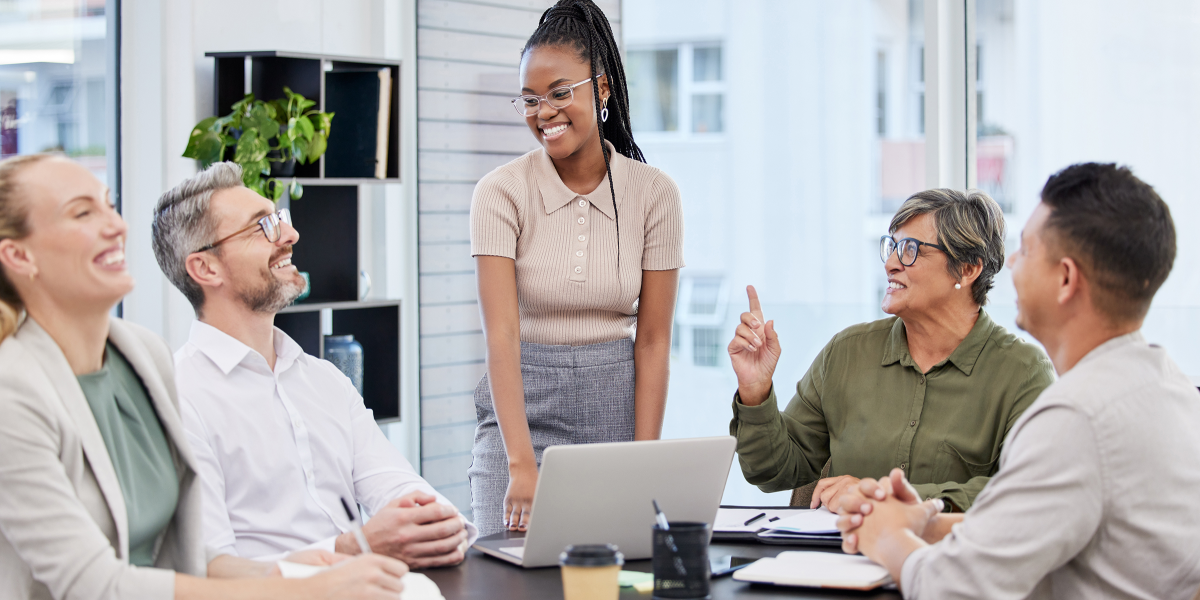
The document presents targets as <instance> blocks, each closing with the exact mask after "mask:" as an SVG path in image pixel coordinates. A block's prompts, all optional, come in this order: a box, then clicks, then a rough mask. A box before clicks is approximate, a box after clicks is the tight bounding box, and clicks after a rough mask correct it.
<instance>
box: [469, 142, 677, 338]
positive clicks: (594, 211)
mask: <svg viewBox="0 0 1200 600" xmlns="http://www.w3.org/2000/svg"><path fill="white" fill-rule="evenodd" d="M605 143H606V144H607V145H608V148H609V153H610V154H609V155H610V157H611V158H610V164H611V169H612V180H613V187H614V188H615V190H616V195H617V200H616V210H615V211H614V210H613V201H612V194H611V193H610V191H609V185H608V176H607V175H605V178H604V180H603V181H601V182H600V185H598V186H596V189H595V190H593V191H592V192H591V193H589V194H582V195H581V194H576V193H575V192H573V191H571V189H570V188H568V187H567V186H566V184H564V183H563V181H562V179H561V178H559V176H558V171H556V170H555V168H554V163H553V162H552V161H551V159H550V157H549V156H548V155H547V154H546V151H545V150H544V149H541V148H539V149H537V150H534V151H532V152H530V153H528V154H526V155H524V156H522V157H520V158H518V159H516V160H514V161H512V162H510V163H508V164H506V165H504V166H501V167H499V168H497V169H496V170H494V171H492V172H491V173H488V174H487V175H485V176H484V177H483V179H481V180H479V183H478V184H477V185H476V186H475V194H474V196H473V197H472V199H471V255H472V256H502V257H506V258H511V259H513V260H515V261H516V271H517V303H518V307H519V310H520V317H521V341H524V342H532V343H537V344H560V345H572V346H582V345H587V344H596V343H601V342H610V341H614V340H619V339H624V338H628V337H631V336H632V335H633V332H634V328H635V326H636V323H637V305H638V297H639V295H640V294H641V287H642V271H667V270H672V269H678V268H681V267H683V266H684V265H683V205H682V202H681V199H680V195H679V188H678V187H677V186H676V185H675V182H674V181H672V180H671V178H670V177H668V176H667V174H666V173H663V172H662V171H660V170H659V169H656V168H654V167H652V166H650V165H647V164H645V163H642V162H639V161H635V160H632V159H630V158H627V157H625V156H622V155H621V154H619V153H617V152H616V151H615V150H614V149H613V146H612V144H608V143H607V142H605ZM618 222H619V223H620V239H619V240H618V236H617V223H618ZM618 242H619V243H618ZM618 245H619V247H620V250H619V251H620V256H619V260H618Z"/></svg>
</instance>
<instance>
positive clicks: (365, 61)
mask: <svg viewBox="0 0 1200 600" xmlns="http://www.w3.org/2000/svg"><path fill="white" fill-rule="evenodd" d="M205 56H208V57H211V58H212V59H213V61H214V63H215V64H214V69H213V79H214V81H213V113H214V114H226V113H228V112H229V107H230V106H231V105H232V104H233V103H234V102H237V101H238V100H241V99H242V97H243V96H244V95H245V92H246V91H247V90H246V83H247V81H248V82H249V85H250V90H249V91H251V92H253V93H254V96H255V97H256V98H258V99H260V100H273V99H275V98H282V97H283V96H284V92H283V88H284V87H285V86H286V87H288V88H290V89H291V90H292V91H294V92H296V93H299V94H302V95H304V96H305V97H306V98H309V99H312V100H316V101H317V108H319V109H320V110H321V111H324V112H331V111H332V112H334V113H336V114H335V115H334V118H333V128H332V132H331V135H330V139H331V140H332V139H336V138H337V136H338V135H339V134H340V135H342V136H343V137H342V138H341V139H340V141H341V142H343V143H342V144H338V145H339V146H342V147H346V146H347V145H349V146H350V148H351V150H349V151H347V152H345V153H341V154H338V155H337V156H336V157H335V159H334V162H335V163H337V162H339V161H338V159H345V158H347V157H358V156H368V155H367V154H366V150H365V148H367V147H369V148H370V153H369V158H367V161H369V162H368V164H369V165H371V166H373V165H374V164H375V163H374V156H375V153H374V152H375V151H374V149H375V145H374V144H373V143H368V142H370V140H373V139H375V132H376V131H377V130H378V123H377V117H378V111H376V110H374V109H372V110H371V111H366V110H363V109H361V108H359V109H357V110H355V109H353V108H350V105H351V104H352V103H351V102H350V101H352V100H353V101H357V100H360V99H361V98H362V97H363V95H362V94H361V93H359V92H351V93H346V92H348V91H351V90H359V89H364V88H363V86H362V85H361V84H362V82H363V79H365V78H369V76H374V77H375V78H376V79H375V80H376V81H380V79H378V78H379V75H380V69H381V68H383V67H386V68H388V69H389V70H390V73H391V99H390V103H389V106H388V111H389V126H388V130H387V136H388V137H387V145H388V157H387V165H386V167H387V168H386V177H385V178H382V179H380V178H375V177H330V176H328V175H330V174H331V173H326V167H327V162H328V161H327V160H326V159H327V158H329V157H330V156H332V155H333V154H334V152H333V148H334V146H333V145H331V146H330V150H327V151H326V153H325V156H323V157H321V160H320V161H318V162H317V163H316V164H312V165H296V176H295V178H296V180H297V181H299V182H300V183H302V184H303V185H304V186H305V187H304V194H303V195H302V196H301V197H300V198H298V199H295V200H291V199H288V198H287V197H286V195H285V197H284V198H283V199H281V200H280V202H279V205H280V208H290V209H291V212H292V221H293V224H294V225H295V227H296V230H297V231H299V232H300V241H299V243H297V244H296V246H295V248H294V249H293V251H292V261H293V263H294V264H295V265H296V268H298V269H300V270H301V271H305V272H307V273H308V274H309V282H310V284H311V291H310V293H309V296H308V298H306V299H305V301H304V302H302V303H298V304H295V305H293V306H290V307H288V308H286V309H284V310H283V311H281V312H280V313H279V314H278V315H276V317H275V324H276V326H278V327H279V328H280V329H282V330H283V331H284V332H286V333H287V334H288V335H289V336H291V337H292V339H294V340H296V342H297V343H298V344H300V347H301V348H303V349H304V351H305V352H306V353H307V354H310V355H313V356H317V357H322V358H323V357H324V337H323V336H322V335H321V332H322V331H323V330H325V331H331V333H332V335H347V334H349V335H353V336H354V339H355V340H357V341H358V343H360V344H362V346H363V362H364V365H363V374H364V376H363V401H364V402H365V403H366V406H367V408H369V409H371V410H372V411H374V414H375V419H376V420H377V421H396V420H399V419H400V339H401V338H400V319H401V313H400V301H399V300H390V301H387V300H384V301H359V272H360V265H359V264H358V247H359V243H360V236H359V230H358V217H359V214H358V186H360V185H363V184H374V183H388V182H392V183H395V182H399V181H400V61H396V60H386V59H375V58H361V57H351V56H337V55H326V54H307V53H301V52H285V51H276V50H263V51H247V52H208V53H206V54H205ZM247 69H249V72H248V73H247ZM354 72H358V73H363V75H362V76H361V77H360V78H359V79H355V78H354V77H353V76H348V77H340V79H343V80H346V81H348V82H350V83H348V84H347V85H346V86H345V87H342V88H339V89H337V90H335V93H334V94H332V98H333V104H335V105H330V96H331V95H330V94H329V91H330V88H329V86H328V83H329V81H330V80H333V81H335V82H336V81H337V80H338V79H339V77H333V78H330V77H328V74H329V73H354ZM247 75H249V77H247ZM351 84H355V85H357V87H355V85H351ZM367 87H368V88H369V87H370V86H367ZM373 89H374V91H375V92H376V93H378V92H379V91H380V88H379V86H378V85H377V84H376V85H375V86H374V88H373ZM337 92H341V93H337ZM339 97H340V98H342V100H341V101H342V102H345V103H347V104H346V108H344V109H343V108H342V107H340V106H336V104H337V103H338V98H339ZM368 104H369V103H368ZM374 106H376V107H377V106H378V103H374ZM367 112H371V114H367ZM354 131H360V132H363V135H364V136H365V137H353V138H351V140H348V139H347V137H345V136H354V133H353V132H354ZM348 141H355V144H347V143H346V142H348ZM360 153H361V154H360ZM340 162H342V163H344V164H345V163H347V162H351V163H353V164H355V165H358V168H360V169H361V167H362V165H363V161H362V160H360V159H357V158H355V160H354V161H347V160H341V161H340ZM334 171H336V167H335V169H334ZM367 174H368V175H369V174H371V172H370V171H369V172H368V173H367ZM281 179H282V178H281ZM325 310H328V313H327V314H328V317H327V318H328V322H327V323H324V327H322V325H323V324H322V311H325Z"/></svg>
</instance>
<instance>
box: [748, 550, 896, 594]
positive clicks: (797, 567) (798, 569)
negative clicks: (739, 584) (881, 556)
mask: <svg viewBox="0 0 1200 600" xmlns="http://www.w3.org/2000/svg"><path fill="white" fill-rule="evenodd" d="M733 578H734V579H736V580H738V581H745V582H748V583H766V584H771V585H787V586H796V587H813V588H836V589H844V590H873V589H875V588H877V587H880V586H883V585H887V584H889V583H891V582H892V577H891V576H890V575H888V572H887V569H885V568H883V567H881V566H879V565H877V564H875V563H873V562H871V559H869V558H867V557H865V556H851V555H849V554H839V553H834V552H783V553H780V554H779V556H776V557H775V558H764V559H761V560H758V561H757V562H755V563H754V564H752V565H750V566H748V567H746V568H744V569H742V570H740V571H737V572H735V573H734V574H733Z"/></svg>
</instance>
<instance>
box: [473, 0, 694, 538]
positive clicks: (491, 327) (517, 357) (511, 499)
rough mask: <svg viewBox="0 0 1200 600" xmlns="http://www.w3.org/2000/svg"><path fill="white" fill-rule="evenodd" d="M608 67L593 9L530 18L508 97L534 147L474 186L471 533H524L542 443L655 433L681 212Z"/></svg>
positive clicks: (562, 9) (604, 23) (578, 0)
mask: <svg viewBox="0 0 1200 600" xmlns="http://www.w3.org/2000/svg"><path fill="white" fill-rule="evenodd" d="M620 61H621V58H620V54H619V52H618V46H617V43H616V40H614V39H613V35H612V29H611V27H610V26H609V23H608V20H607V18H606V17H605V16H604V13H602V12H601V11H600V9H599V8H597V7H596V5H595V4H593V3H592V2H591V1H590V0H560V2H558V3H557V4H555V5H554V6H553V7H551V8H550V9H549V10H547V11H546V12H545V13H543V14H542V18H541V21H540V23H539V24H538V28H537V30H536V31H534V33H533V36H532V37H530V38H529V41H528V42H527V43H526V44H525V48H524V50H522V53H521V70H520V78H521V86H522V91H521V93H522V95H521V96H518V97H517V98H514V99H513V105H514V106H515V107H516V109H517V112H518V113H520V114H521V115H522V116H523V117H524V118H525V122H526V123H527V124H528V125H529V129H530V131H531V132H532V133H533V137H534V138H535V139H536V140H537V141H538V143H539V144H540V145H541V146H542V147H541V148H539V149H537V150H534V151H533V152H530V153H528V154H526V155H525V156H522V157H521V158H518V159H517V160H514V161H513V162H511V163H509V164H507V165H504V166H502V167H500V168H498V169H496V170H495V171H492V172H491V173H489V174H488V175H487V176H485V177H484V178H483V179H482V180H480V182H479V184H478V186H477V187H476V188H475V195H474V198H473V199H472V202H471V254H472V255H473V256H475V260H476V273H477V278H478V285H479V300H480V307H481V312H482V316H483V326H484V334H485V336H486V339H487V374H486V375H485V376H484V378H483V380H482V381H481V382H480V383H479V387H478V388H476V390H475V410H476V413H477V417H478V422H479V425H478V427H477V429H476V432H475V447H474V451H473V455H474V461H473V463H472V465H471V468H470V471H469V472H468V474H469V475H470V478H471V507H472V508H473V509H474V513H475V516H474V518H475V523H476V524H477V525H478V526H479V531H480V534H481V535H487V534H491V533H496V532H498V531H500V530H502V529H504V528H505V527H508V528H509V529H520V530H524V529H525V528H526V527H527V526H528V524H529V518H530V514H529V513H530V506H531V505H532V503H533V491H534V488H535V486H536V484H537V476H538V466H539V465H540V464H541V457H542V452H543V451H544V450H545V449H546V447H547V446H551V445H558V444H582V443H594V442H617V441H629V440H634V439H638V440H649V439H657V438H658V437H659V435H660V433H661V430H662V420H663V411H664V409H665V406H666V397H667V371H668V364H669V360H670V358H669V357H670V343H671V320H672V316H673V313H674V311H675V290H676V284H677V282H678V270H679V268H680V267H682V266H683V250H682V247H683V214H682V207H681V203H680V198H679V190H678V188H677V187H676V186H675V182H673V181H672V180H671V179H670V178H669V177H667V176H666V175H665V174H664V173H663V172H662V171H659V170H658V169H656V168H654V167H651V166H648V165H646V164H645V162H644V159H643V157H642V152H641V150H640V149H639V148H638V147H637V144H635V143H634V141H633V137H632V135H631V133H630V123H629V100H628V94H627V92H626V86H625V71H624V68H623V67H622V66H621V62H620ZM635 328H636V330H637V336H636V339H635V338H634V329H635Z"/></svg>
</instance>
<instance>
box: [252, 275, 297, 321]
mask: <svg viewBox="0 0 1200 600" xmlns="http://www.w3.org/2000/svg"><path fill="white" fill-rule="evenodd" d="M262 275H263V280H264V281H265V282H266V284H265V285H264V286H262V287H259V288H257V289H242V290H238V298H239V299H240V300H241V301H242V303H243V304H245V305H246V308H249V309H250V310H252V311H254V312H256V313H267V314H275V313H277V312H279V311H281V310H283V309H284V308H287V307H288V306H289V305H290V304H291V303H292V302H294V301H295V300H296V298H298V297H299V296H300V293H301V292H303V291H304V284H303V283H299V284H297V283H295V282H286V283H285V282H283V281H280V280H279V278H278V277H275V276H274V275H272V274H271V270H270V269H269V268H268V269H263V271H262Z"/></svg>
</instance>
